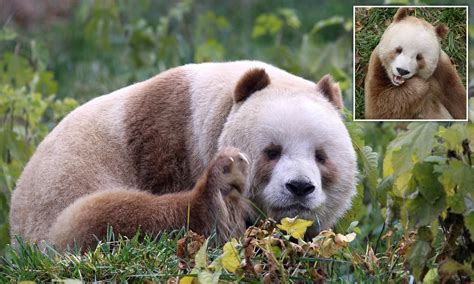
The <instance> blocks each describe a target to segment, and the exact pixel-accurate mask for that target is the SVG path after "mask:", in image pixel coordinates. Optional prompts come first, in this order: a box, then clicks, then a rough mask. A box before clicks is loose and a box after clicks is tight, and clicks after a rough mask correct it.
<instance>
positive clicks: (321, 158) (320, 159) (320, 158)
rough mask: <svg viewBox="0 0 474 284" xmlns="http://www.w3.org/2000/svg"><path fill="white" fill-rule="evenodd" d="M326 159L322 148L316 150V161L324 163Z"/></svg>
mask: <svg viewBox="0 0 474 284" xmlns="http://www.w3.org/2000/svg"><path fill="white" fill-rule="evenodd" d="M327 159H328V157H327V155H326V153H324V151H323V150H316V162H318V163H320V164H324V163H326V160H327Z"/></svg>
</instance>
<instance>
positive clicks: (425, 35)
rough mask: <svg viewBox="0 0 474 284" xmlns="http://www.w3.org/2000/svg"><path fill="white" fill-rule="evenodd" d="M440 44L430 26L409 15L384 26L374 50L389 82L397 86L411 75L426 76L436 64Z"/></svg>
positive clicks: (432, 70)
mask: <svg viewBox="0 0 474 284" xmlns="http://www.w3.org/2000/svg"><path fill="white" fill-rule="evenodd" d="M440 48H441V47H440V43H439V39H438V37H437V36H436V33H435V31H434V28H433V27H432V26H431V25H429V24H428V23H426V22H424V21H422V20H420V19H416V18H412V17H410V19H407V20H403V21H400V22H395V23H392V24H391V25H390V26H389V27H388V28H387V30H386V31H385V32H384V34H383V36H382V39H381V40H380V43H379V46H378V52H379V58H380V59H381V61H382V65H383V66H384V68H385V70H386V72H387V75H388V77H389V78H390V80H391V82H392V83H393V85H395V86H399V85H401V84H403V83H404V82H405V80H408V79H410V78H411V77H413V76H415V75H418V76H420V77H421V78H423V79H428V78H429V77H430V76H431V75H432V74H433V72H434V70H435V69H436V65H437V64H438V58H439V55H440Z"/></svg>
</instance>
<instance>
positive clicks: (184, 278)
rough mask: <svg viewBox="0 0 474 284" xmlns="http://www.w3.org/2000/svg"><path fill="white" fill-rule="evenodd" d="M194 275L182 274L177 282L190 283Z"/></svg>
mask: <svg viewBox="0 0 474 284" xmlns="http://www.w3.org/2000/svg"><path fill="white" fill-rule="evenodd" d="M194 279H195V277H193V276H184V277H183V278H181V279H179V284H192V283H193V281H194Z"/></svg>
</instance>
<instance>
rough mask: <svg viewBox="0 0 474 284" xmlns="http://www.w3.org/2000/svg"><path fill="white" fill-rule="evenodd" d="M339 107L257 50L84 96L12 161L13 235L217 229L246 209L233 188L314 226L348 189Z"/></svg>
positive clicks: (341, 207)
mask: <svg viewBox="0 0 474 284" xmlns="http://www.w3.org/2000/svg"><path fill="white" fill-rule="evenodd" d="M340 107H342V104H341V97H340V91H339V89H338V87H337V85H335V84H334V83H333V82H332V81H331V80H330V79H329V78H328V77H326V78H325V79H323V80H321V81H320V83H318V85H316V84H315V83H313V82H310V81H306V80H304V79H302V78H299V77H297V76H294V75H291V74H289V73H287V72H285V71H283V70H280V69H278V68H275V67H273V66H271V65H268V64H264V63H262V62H256V61H238V62H230V63H206V64H190V65H185V66H181V67H177V68H174V69H171V70H168V71H166V72H163V73H161V74H159V75H157V76H156V77H154V78H152V79H149V80H147V81H144V82H140V83H137V84H134V85H131V86H128V87H126V88H123V89H121V90H118V91H116V92H113V93H111V94H109V95H105V96H102V97H99V98H96V99H94V100H92V101H90V102H88V103H87V104H85V105H83V106H81V107H79V108H77V109H76V110H75V111H73V112H72V113H71V114H69V115H68V116H67V117H66V118H64V120H63V121H62V122H61V123H60V124H58V126H57V127H56V128H55V129H54V130H53V131H52V132H51V133H50V134H49V135H48V136H47V137H46V138H45V140H44V141H43V142H42V143H41V144H40V145H39V146H38V149H37V151H36V153H35V154H34V155H33V157H32V158H31V160H30V162H29V163H28V164H27V166H26V167H25V169H24V172H23V174H22V176H21V177H20V179H19V181H18V184H17V188H16V189H15V191H14V193H13V197H12V206H11V215H10V219H11V220H10V221H11V233H12V236H13V235H19V236H21V237H23V238H25V239H26V240H28V241H40V240H46V241H49V242H52V243H54V244H57V245H59V246H61V247H64V246H66V245H67V244H72V242H73V241H76V242H78V243H79V244H81V245H84V246H90V245H93V243H94V242H95V238H94V237H93V235H97V236H98V237H101V236H103V235H105V231H106V228H107V226H108V225H110V226H112V227H113V228H114V231H116V232H117V233H120V234H123V235H128V236H130V235H134V233H135V232H136V231H137V230H141V231H142V232H144V233H152V234H156V233H159V232H160V231H162V230H169V229H178V228H180V227H182V226H184V225H186V223H187V222H188V221H189V226H190V228H191V229H193V230H194V231H197V232H198V233H202V234H207V235H208V234H210V233H211V231H212V230H213V229H214V228H215V229H216V230H217V234H218V237H219V238H220V239H226V238H228V237H230V236H232V235H236V234H240V233H242V230H243V229H244V228H245V223H244V222H245V219H246V218H252V217H254V216H253V215H254V214H253V210H252V209H251V206H250V205H249V204H248V202H246V201H245V200H244V199H243V198H241V194H242V195H244V196H245V197H248V198H250V199H251V200H252V201H254V202H255V203H256V204H257V205H258V206H259V207H261V208H262V209H263V210H264V211H265V212H266V213H267V214H269V216H270V217H274V218H281V217H284V216H290V217H294V216H296V215H299V216H301V217H305V218H311V219H316V218H318V219H319V223H320V224H321V227H322V228H327V227H329V226H331V225H332V224H333V223H334V222H335V221H336V219H337V218H338V217H340V216H341V215H342V214H343V213H344V212H345V210H346V209H347V208H348V207H349V205H350V200H351V197H352V196H353V194H354V193H355V173H356V164H355V154H354V150H353V148H352V145H351V142H350V139H349V136H348V133H347V131H346V129H345V127H344V125H343V123H342V120H341V118H340V115H339V112H338V109H337V108H340ZM232 147H234V148H232ZM236 148H238V150H237V149H236ZM278 148H279V150H278ZM240 151H242V152H243V153H245V155H243V154H242V153H241V152H240ZM278 151H279V153H277V152H278ZM275 153H276V154H277V156H275ZM318 155H319V156H318ZM269 157H270V158H269ZM293 181H295V182H294V183H292V182H293ZM288 184H290V185H288ZM188 209H189V210H190V219H189V220H188V219H187V215H188V214H187V211H188ZM313 231H314V229H313Z"/></svg>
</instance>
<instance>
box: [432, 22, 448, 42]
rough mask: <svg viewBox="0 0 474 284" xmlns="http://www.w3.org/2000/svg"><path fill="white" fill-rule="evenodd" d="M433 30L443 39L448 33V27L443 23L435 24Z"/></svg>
mask: <svg viewBox="0 0 474 284" xmlns="http://www.w3.org/2000/svg"><path fill="white" fill-rule="evenodd" d="M435 32H436V34H437V35H438V37H439V38H440V39H445V38H446V36H447V35H448V32H449V29H448V27H447V26H446V25H445V24H439V25H437V26H436V28H435Z"/></svg>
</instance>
